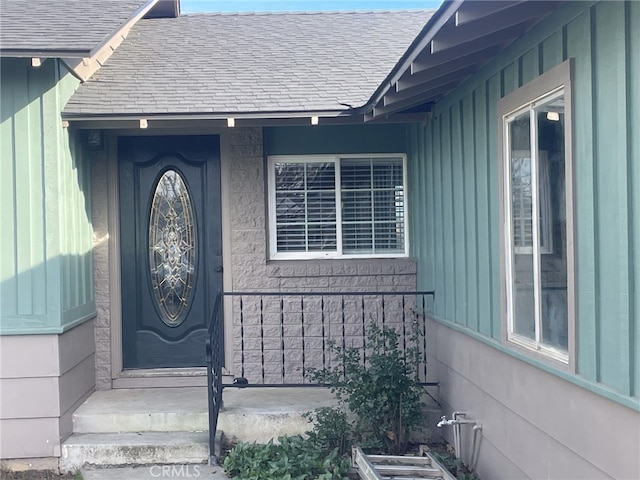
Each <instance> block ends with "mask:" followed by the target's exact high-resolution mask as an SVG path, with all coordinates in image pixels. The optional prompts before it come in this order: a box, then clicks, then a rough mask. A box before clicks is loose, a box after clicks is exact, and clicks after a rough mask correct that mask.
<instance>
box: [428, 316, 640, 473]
mask: <svg viewBox="0 0 640 480" xmlns="http://www.w3.org/2000/svg"><path fill="white" fill-rule="evenodd" d="M427 331H428V332H429V335H428V337H427V338H428V352H429V375H430V377H432V378H431V379H434V380H437V381H439V382H440V389H439V401H440V402H441V404H442V407H443V413H444V414H447V415H450V414H451V412H452V411H463V412H467V417H468V418H470V419H473V420H476V421H477V422H478V423H479V424H481V425H482V439H481V444H480V453H479V461H478V473H479V475H480V477H481V478H490V479H495V480H500V479H505V480H506V479H509V480H515V479H525V478H526V479H539V478H548V479H562V480H568V479H596V478H598V479H604V478H611V479H618V480H622V479H637V478H640V463H639V462H638V445H640V428H638V425H639V415H638V412H636V411H634V410H633V409H631V408H628V407H625V406H623V405H620V404H618V403H616V402H614V401H611V400H609V399H606V398H604V397H602V396H601V395H597V394H595V393H592V392H589V391H588V390H585V389H583V388H580V387H578V386H576V385H574V384H572V383H570V382H567V381H566V380H563V379H561V378H558V377H557V376H555V375H552V374H550V373H547V372H545V371H543V370H540V369H538V368H536V367H534V366H532V365H529V364H527V363H525V362H523V361H522V360H519V359H518V358H515V357H514V356H512V355H508V354H506V353H503V352H500V351H498V350H496V349H495V348H493V347H492V346H490V345H488V344H486V343H484V342H483V341H479V340H476V339H474V338H471V337H469V336H468V335H465V334H464V333H461V332H458V331H456V330H454V329H452V328H449V327H447V326H444V325H442V324H441V323H438V322H435V321H429V322H428V324H427ZM462 432H463V438H462V440H463V442H462V445H463V447H462V450H463V455H464V458H465V460H466V461H469V456H470V445H471V443H470V433H471V428H468V427H463V429H462ZM440 433H441V434H443V435H445V436H446V438H447V439H448V440H449V441H450V442H452V441H453V439H452V432H451V428H447V427H445V428H443V429H440Z"/></svg>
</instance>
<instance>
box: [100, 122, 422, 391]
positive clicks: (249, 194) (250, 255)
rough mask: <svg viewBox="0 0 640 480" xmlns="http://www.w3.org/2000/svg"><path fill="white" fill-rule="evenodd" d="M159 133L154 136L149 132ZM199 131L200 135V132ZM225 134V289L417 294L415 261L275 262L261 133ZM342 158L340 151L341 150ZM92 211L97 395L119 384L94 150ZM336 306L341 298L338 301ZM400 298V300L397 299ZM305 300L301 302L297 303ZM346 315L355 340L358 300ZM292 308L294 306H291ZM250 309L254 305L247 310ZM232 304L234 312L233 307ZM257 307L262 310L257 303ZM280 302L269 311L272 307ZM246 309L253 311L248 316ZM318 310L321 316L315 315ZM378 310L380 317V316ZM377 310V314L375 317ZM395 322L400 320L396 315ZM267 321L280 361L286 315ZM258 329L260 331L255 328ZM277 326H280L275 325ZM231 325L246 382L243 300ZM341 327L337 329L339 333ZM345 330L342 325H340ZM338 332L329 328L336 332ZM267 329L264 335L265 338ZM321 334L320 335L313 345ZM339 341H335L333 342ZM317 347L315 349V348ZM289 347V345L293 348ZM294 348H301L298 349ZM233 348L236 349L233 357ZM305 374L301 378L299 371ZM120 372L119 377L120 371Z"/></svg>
mask: <svg viewBox="0 0 640 480" xmlns="http://www.w3.org/2000/svg"><path fill="white" fill-rule="evenodd" d="M150 133H152V132H150ZM199 133H200V132H199ZM214 133H215V134H219V135H220V149H221V166H222V179H221V183H222V193H223V198H222V208H223V244H224V249H223V253H224V256H225V258H224V269H225V274H224V275H225V278H224V281H225V284H224V289H225V290H226V291H292V290H295V291H334V292H339V291H351V292H353V291H376V290H381V291H390V292H392V291H400V290H414V289H415V288H416V264H415V262H414V261H413V260H412V259H408V258H399V259H357V260H309V261H274V262H269V261H268V260H267V256H268V245H267V237H268V232H267V229H266V201H267V200H266V198H267V197H266V191H265V184H266V176H265V169H264V163H265V159H264V154H263V138H262V128H259V127H256V128H234V129H224V130H219V131H217V132H214ZM107 144H108V145H110V146H111V148H115V142H114V143H110V142H107ZM338 153H339V152H338ZM92 157H93V158H92V159H91V161H92V182H93V186H92V195H93V198H92V206H93V212H92V213H93V219H92V220H93V227H94V266H95V268H94V284H95V301H96V309H97V314H98V315H97V319H96V328H95V340H96V388H97V389H98V390H105V389H110V388H111V385H112V380H111V379H112V374H113V373H114V372H112V367H111V365H112V358H111V327H110V325H111V315H110V298H111V293H112V292H110V289H109V275H110V263H111V261H110V256H109V255H110V251H109V234H110V232H109V228H108V222H109V218H108V202H109V195H110V194H113V191H111V189H110V186H109V184H108V155H107V153H106V152H92ZM312 300H313V299H310V300H309V302H311V303H308V304H307V305H308V306H309V309H310V310H309V312H308V313H309V314H308V315H307V316H306V317H305V320H306V322H307V324H308V328H309V329H308V330H307V331H306V333H307V334H308V337H307V342H308V343H307V344H306V346H307V347H309V346H313V345H314V344H315V345H317V344H318V339H317V335H313V334H314V333H315V334H318V328H319V324H318V322H319V321H320V316H319V308H318V302H319V299H317V298H316V299H315V301H316V305H315V308H314V305H313V303H312ZM334 300H335V299H334ZM396 300H397V299H396ZM298 301H299V300H296V305H297V302H298ZM345 301H346V304H347V306H346V312H347V313H348V314H349V315H348V317H347V321H348V323H350V324H351V326H350V327H347V335H349V334H350V333H351V334H352V335H349V336H350V337H353V339H354V341H355V339H356V337H357V335H355V333H356V331H355V330H356V329H357V328H361V327H357V326H356V323H357V322H358V321H359V322H360V323H359V324H358V325H359V326H361V320H357V319H356V318H355V316H354V312H355V309H356V305H355V304H356V303H357V302H356V299H355V298H346V299H345ZM289 303H291V302H289ZM392 303H393V302H390V303H388V305H389V308H390V312H393V309H394V308H395V310H396V311H397V308H398V306H397V305H396V306H395V307H394V306H393V305H392ZM374 304H375V302H373V299H368V300H367V305H368V306H369V308H370V311H368V312H367V318H372V317H373V316H375V315H379V310H380V309H379V306H378V307H375V306H374ZM246 305H247V308H249V310H250V309H251V308H253V307H251V306H250V305H249V304H248V303H247V304H246ZM229 306H231V308H228V307H229ZM254 307H255V305H254ZM326 307H327V310H326V313H327V321H328V322H333V323H336V322H338V323H341V322H342V318H341V317H340V316H338V314H337V312H338V310H339V309H340V307H339V306H338V305H337V304H336V302H335V301H328V302H327V305H326ZM274 308H275V304H272V305H271V306H268V307H267V309H270V310H271V313H272V314H273V309H274ZM296 308H297V307H295V306H291V308H290V311H289V312H288V317H287V319H288V320H287V321H288V322H289V324H288V325H287V329H286V331H287V334H291V339H290V340H289V339H288V340H287V343H288V345H287V347H294V348H293V350H297V352H296V353H293V354H292V355H290V356H289V355H288V356H287V363H288V365H287V367H288V368H287V371H290V372H293V373H292V374H293V377H291V378H287V380H288V381H296V380H297V379H299V370H300V369H299V364H300V360H301V359H300V357H301V350H299V349H297V348H295V347H296V345H297V344H295V343H296V342H297V341H298V340H297V338H298V335H296V332H298V331H299V329H300V327H299V326H297V323H298V322H299V320H298V318H299V312H298V311H296ZM249 310H247V311H246V312H248V311H249ZM314 310H315V311H314ZM374 311H375V312H374ZM376 312H377V313H376ZM254 313H255V309H254ZM389 318H390V322H391V323H393V320H392V319H393V318H395V317H394V316H393V315H390V316H389ZM247 321H248V322H249V323H248V324H247V327H249V328H248V329H246V330H245V375H247V376H254V377H255V376H256V375H257V374H258V373H259V371H260V369H261V365H260V363H259V358H260V356H259V354H258V352H260V351H261V346H260V342H261V334H260V330H259V329H258V328H256V322H258V317H257V316H256V315H253V317H251V318H249V317H247ZM265 321H266V322H271V325H268V328H267V329H266V333H267V334H268V335H266V336H265V337H264V338H265V349H266V351H267V352H268V355H267V357H266V359H267V360H276V359H279V358H281V354H280V350H279V349H280V346H281V337H280V335H281V326H280V324H279V322H280V317H279V315H278V316H277V318H276V317H275V316H273V315H272V316H271V317H268V318H267V317H265ZM251 322H253V323H254V325H253V328H252V326H251V325H249V324H250V323H251ZM276 322H277V325H276ZM225 325H226V328H227V331H229V329H230V330H231V335H227V336H226V339H227V341H226V343H227V345H226V346H225V347H226V349H227V353H228V354H227V356H226V358H227V359H232V360H231V362H232V363H233V365H227V367H228V369H229V371H230V373H232V374H233V375H236V376H239V375H240V373H241V367H240V360H241V355H240V331H239V328H240V327H239V309H238V303H237V300H235V301H232V302H231V305H228V306H227V309H226V311H225ZM337 328H338V327H337V326H333V331H334V332H335V331H337V330H336V329H337ZM340 329H341V326H340ZM330 330H331V326H330V325H328V326H327V328H326V332H327V334H329V333H330ZM264 333H265V330H264V329H263V334H264ZM314 336H315V337H316V338H315V340H314ZM333 337H334V336H332V338H333ZM314 342H315V343H314ZM289 344H290V345H289ZM294 344H295V345H294ZM228 349H233V352H229V350H228ZM308 353H309V356H308V360H309V362H312V361H313V359H314V355H315V359H316V360H318V358H319V357H318V355H320V353H319V352H317V351H316V352H315V354H314V352H313V351H311V350H310V351H309V352H308ZM280 371H281V365H280V364H278V362H276V361H268V363H267V365H266V372H265V379H266V380H267V381H269V380H272V381H280V380H281V379H282V378H281V375H280ZM295 372H298V373H295ZM116 373H117V372H116Z"/></svg>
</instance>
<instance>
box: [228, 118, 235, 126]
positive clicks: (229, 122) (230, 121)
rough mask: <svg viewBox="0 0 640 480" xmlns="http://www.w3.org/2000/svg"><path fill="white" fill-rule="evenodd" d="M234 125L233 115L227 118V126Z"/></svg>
mask: <svg viewBox="0 0 640 480" xmlns="http://www.w3.org/2000/svg"><path fill="white" fill-rule="evenodd" d="M235 126H236V119H235V118H233V117H229V118H227V127H229V128H233V127H235Z"/></svg>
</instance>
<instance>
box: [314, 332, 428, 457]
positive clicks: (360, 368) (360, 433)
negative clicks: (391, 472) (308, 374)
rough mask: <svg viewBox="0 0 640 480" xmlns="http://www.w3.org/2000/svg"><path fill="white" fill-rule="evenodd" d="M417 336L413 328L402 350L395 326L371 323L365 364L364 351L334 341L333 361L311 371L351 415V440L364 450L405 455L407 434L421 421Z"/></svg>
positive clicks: (332, 347)
mask: <svg viewBox="0 0 640 480" xmlns="http://www.w3.org/2000/svg"><path fill="white" fill-rule="evenodd" d="M418 336H419V333H418V331H417V328H416V329H415V330H414V333H413V337H412V339H411V341H410V342H409V343H410V345H409V346H408V347H407V349H406V351H403V350H402V349H401V348H400V347H399V345H398V334H397V333H396V332H395V330H393V329H392V328H389V327H383V328H380V327H378V326H377V325H375V324H370V325H369V329H368V335H367V348H366V353H367V357H366V362H365V359H364V353H365V352H364V351H363V349H361V348H347V349H344V350H343V349H341V348H339V347H336V346H335V345H332V346H331V349H332V351H333V352H334V354H335V356H336V359H337V362H336V365H334V366H333V367H331V368H328V369H325V370H320V371H315V372H313V373H312V375H313V377H314V378H315V379H316V380H319V381H322V382H326V383H328V384H329V385H330V386H331V390H332V392H334V394H335V395H336V398H337V399H338V400H339V401H340V402H342V403H343V404H345V405H346V406H347V407H348V408H349V410H350V411H351V412H352V413H353V414H354V415H355V417H356V421H355V425H354V431H353V440H354V441H356V442H357V443H358V444H359V445H360V447H362V448H363V449H365V450H367V451H374V452H375V451H384V452H387V453H394V454H402V453H404V452H405V451H406V447H407V443H408V440H409V435H410V434H411V432H413V431H414V430H415V429H416V428H417V427H418V425H419V423H420V419H421V418H422V416H421V408H422V403H421V401H420V395H421V394H422V389H421V388H420V385H419V383H418V381H417V371H416V368H417V365H418V358H419V350H418Z"/></svg>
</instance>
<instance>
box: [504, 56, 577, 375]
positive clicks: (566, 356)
mask: <svg viewBox="0 0 640 480" xmlns="http://www.w3.org/2000/svg"><path fill="white" fill-rule="evenodd" d="M572 70H573V63H572V61H571V60H567V61H565V62H563V63H561V64H560V65H558V66H556V67H554V68H552V69H551V70H549V71H548V72H546V73H544V74H542V75H540V76H539V77H537V78H535V79H534V80H532V81H531V82H529V83H527V84H526V85H524V86H522V87H521V88H519V89H517V90H515V91H514V92H512V93H511V94H509V95H507V96H505V97H504V98H502V99H500V100H499V101H498V136H499V141H498V152H499V162H498V171H499V179H500V181H499V188H500V194H499V199H500V225H501V234H500V252H501V254H500V275H501V285H502V288H501V297H502V302H501V304H502V307H501V311H502V319H503V322H502V333H503V335H502V337H503V341H504V343H506V344H507V345H508V346H511V347H512V348H514V349H515V350H517V351H519V352H521V353H523V354H525V355H527V356H534V357H535V358H537V359H539V360H542V361H543V362H546V363H550V364H552V365H554V366H556V367H559V368H561V369H563V370H568V371H569V372H571V373H575V371H576V367H575V360H576V358H575V357H576V348H575V344H576V327H575V323H576V308H575V260H574V258H575V251H574V238H575V216H574V195H573V165H574V162H573V122H572V107H573V105H572V100H573V97H572ZM560 92H562V94H563V95H564V97H565V132H566V133H565V196H566V199H565V200H566V218H567V239H566V242H567V307H568V316H567V323H568V325H567V327H568V328H567V330H568V332H567V334H568V345H567V351H565V350H561V349H558V348H554V347H552V346H550V345H547V344H545V343H542V341H541V338H540V335H541V332H542V326H541V325H539V323H540V315H539V312H538V309H539V306H540V302H539V300H540V299H539V298H538V297H539V295H540V292H538V291H537V290H536V289H534V295H535V301H534V308H535V310H536V312H535V318H536V338H535V340H531V339H529V338H527V337H524V336H522V335H519V334H517V333H515V332H514V331H513V330H514V319H513V313H512V312H513V277H512V275H513V273H512V270H511V262H512V261H513V254H514V250H517V247H516V248H512V242H511V235H512V233H511V232H512V225H511V222H512V219H511V205H510V200H509V199H508V198H507V195H506V193H507V192H506V191H507V188H506V185H510V182H511V179H510V178H507V177H508V176H510V169H509V168H505V165H506V164H505V162H506V160H505V159H507V158H509V155H510V152H508V151H507V150H508V148H509V131H508V120H510V119H512V118H514V117H515V116H517V115H518V114H521V113H523V112H525V111H530V109H531V108H535V107H536V106H538V105H539V104H541V103H544V102H547V101H549V100H550V99H551V98H553V97H554V95H559V94H560ZM536 129H537V125H536V122H533V123H532V130H533V131H534V132H535V130H536ZM536 136H537V132H536ZM533 150H534V151H532V152H531V153H532V157H533V156H535V155H537V149H533ZM533 164H534V166H535V165H536V164H537V162H535V161H534V162H533ZM531 173H532V176H534V174H535V175H537V172H534V171H533V167H532V172H531ZM536 178H537V177H536ZM537 200H538V199H537V189H534V190H533V192H532V203H533V212H532V217H533V218H534V219H537V218H539V212H538V208H539V205H538V201H537ZM538 228H539V225H538V222H537V221H534V222H533V236H534V238H537V237H538V232H537V231H538ZM533 251H534V255H533V258H534V272H533V273H534V284H539V279H538V278H537V277H538V276H539V275H540V255H537V253H540V254H545V251H544V250H542V251H541V249H540V245H535V244H534V246H533Z"/></svg>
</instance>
